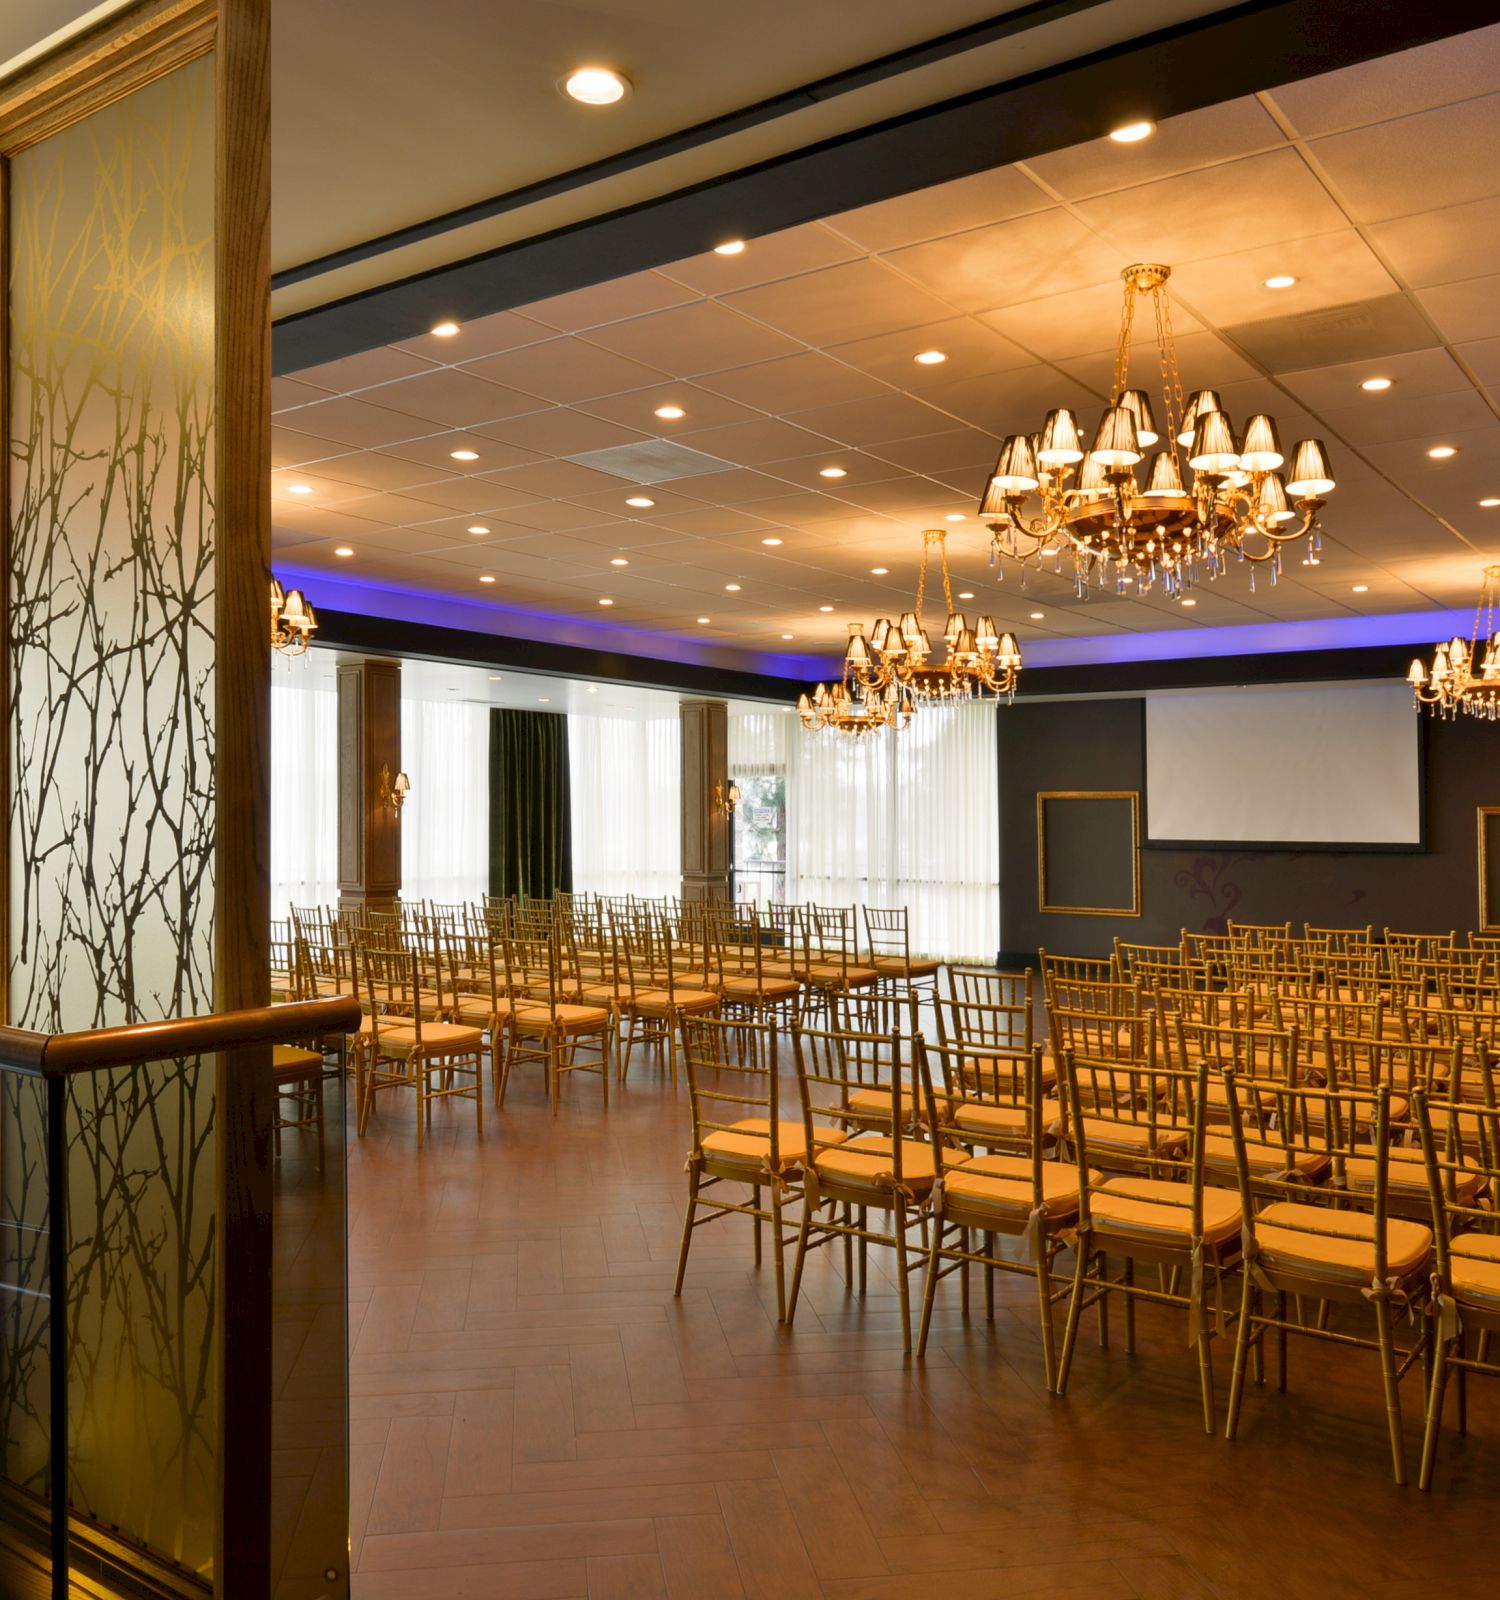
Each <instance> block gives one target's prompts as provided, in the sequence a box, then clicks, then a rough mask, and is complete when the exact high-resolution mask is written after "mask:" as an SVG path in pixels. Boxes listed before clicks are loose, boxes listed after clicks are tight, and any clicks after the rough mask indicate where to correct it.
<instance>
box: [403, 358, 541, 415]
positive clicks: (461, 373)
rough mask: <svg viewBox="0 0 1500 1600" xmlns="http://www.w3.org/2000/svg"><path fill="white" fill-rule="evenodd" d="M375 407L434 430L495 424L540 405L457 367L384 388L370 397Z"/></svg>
mask: <svg viewBox="0 0 1500 1600" xmlns="http://www.w3.org/2000/svg"><path fill="white" fill-rule="evenodd" d="M373 398H374V400H375V403H377V404H379V405H381V406H383V407H385V408H386V409H387V410H390V411H401V412H404V413H405V414H406V415H407V416H411V417H419V418H421V419H422V421H424V422H427V423H430V424H432V425H433V426H435V427H445V428H468V427H472V426H474V425H475V424H476V423H480V422H495V421H497V420H498V419H499V418H501V417H514V416H518V415H519V414H520V413H522V412H525V411H537V410H540V408H541V406H542V401H541V400H539V399H538V398H537V397H536V396H535V395H532V394H526V393H523V392H522V391H521V390H519V389H509V388H506V387H505V386H504V385H503V384H498V383H488V382H486V381H485V380H484V379H483V378H477V377H475V376H474V375H473V374H472V372H470V371H468V370H463V369H460V368H458V367H439V368H437V369H436V370H434V371H430V372H424V373H420V374H418V375H417V376H416V377H414V378H402V379H401V380H400V381H399V382H396V383H388V384H385V385H384V386H383V387H382V388H380V389H378V390H375V391H374V393H373Z"/></svg>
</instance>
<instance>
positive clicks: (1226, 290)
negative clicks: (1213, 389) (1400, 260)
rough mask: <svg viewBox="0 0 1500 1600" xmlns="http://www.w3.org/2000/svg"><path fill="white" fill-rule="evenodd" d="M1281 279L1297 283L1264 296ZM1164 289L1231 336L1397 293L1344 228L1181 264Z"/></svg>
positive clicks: (1361, 243) (1376, 262) (1371, 253)
mask: <svg viewBox="0 0 1500 1600" xmlns="http://www.w3.org/2000/svg"><path fill="white" fill-rule="evenodd" d="M1281 275H1285V276H1288V277H1293V278H1295V279H1296V280H1297V281H1296V283H1294V284H1293V285H1292V286H1291V288H1290V289H1268V288H1266V279H1267V278H1271V277H1276V276H1281ZM1171 287H1172V290H1173V293H1174V296H1176V297H1179V298H1180V300H1181V302H1182V303H1183V304H1185V305H1187V306H1189V307H1191V309H1192V311H1193V313H1194V314H1195V315H1196V316H1197V317H1198V318H1199V319H1200V320H1201V321H1202V322H1205V323H1208V324H1211V325H1214V326H1217V327H1220V328H1232V327H1234V326H1236V325H1237V324H1238V323H1242V322H1259V321H1261V320H1262V319H1264V318H1266V317H1271V316H1279V315H1287V316H1292V315H1297V314H1300V313H1302V312H1307V311H1314V310H1324V309H1326V308H1327V307H1329V306H1343V305H1348V304H1350V303H1351V302H1352V301H1355V300H1374V299H1376V298H1378V297H1379V296H1382V295H1389V294H1394V293H1395V292H1396V290H1397V288H1398V285H1397V283H1396V281H1395V280H1394V279H1393V278H1392V277H1391V275H1390V273H1389V272H1387V271H1386V269H1385V268H1384V267H1383V266H1382V265H1381V263H1380V260H1379V258H1378V257H1377V256H1376V255H1375V253H1374V251H1372V250H1371V249H1370V247H1369V245H1367V244H1366V243H1365V242H1364V240H1363V239H1362V238H1360V236H1359V234H1358V233H1357V232H1356V231H1355V230H1354V229H1353V228H1343V229H1340V230H1339V231H1338V232H1336V233H1322V234H1317V235H1315V236H1313V237H1310V238H1306V239H1288V240H1285V241H1283V242H1281V243H1279V244H1264V243H1256V244H1255V245H1253V246H1252V247H1251V248H1250V249H1248V250H1237V251H1234V252H1232V253H1231V254H1229V255H1227V256H1216V257H1214V258H1213V259H1212V260H1208V261H1189V262H1186V263H1185V264H1184V265H1182V266H1179V267H1175V268H1174V269H1173V272H1172V278H1171ZM1145 331H1146V330H1144V329H1142V332H1143V333H1144V332H1145Z"/></svg>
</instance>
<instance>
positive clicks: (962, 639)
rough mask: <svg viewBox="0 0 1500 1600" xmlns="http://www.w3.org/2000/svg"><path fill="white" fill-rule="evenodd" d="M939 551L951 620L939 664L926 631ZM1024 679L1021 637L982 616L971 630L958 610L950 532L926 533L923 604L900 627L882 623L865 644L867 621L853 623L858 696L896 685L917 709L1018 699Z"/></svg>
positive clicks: (849, 669) (847, 674) (852, 680)
mask: <svg viewBox="0 0 1500 1600" xmlns="http://www.w3.org/2000/svg"><path fill="white" fill-rule="evenodd" d="M934 546H935V547H936V548H937V552H938V558H939V561H940V563H941V567H942V575H943V603H944V606H945V609H946V615H947V621H946V622H945V623H944V625H943V643H944V644H945V645H946V646H947V657H946V659H945V660H943V661H941V662H936V661H932V660H930V659H929V657H931V655H932V653H933V651H932V641H931V640H930V639H929V638H928V636H927V630H926V628H925V627H924V626H923V625H922V613H923V610H924V608H925V606H926V604H927V559H928V554H929V552H930V551H931V550H932V549H933V548H934ZM1020 674H1021V650H1020V646H1019V645H1017V643H1016V640H1015V635H1014V634H1010V633H1003V634H1002V633H1000V632H999V631H998V630H997V629H996V627H995V619H994V618H993V617H980V618H979V619H978V621H977V622H976V623H975V624H974V626H973V627H972V628H971V627H970V626H969V623H968V619H967V618H966V617H965V616H964V614H963V612H961V611H955V610H954V609H953V581H952V579H951V577H950V576H949V573H948V535H947V532H946V531H945V530H944V529H942V528H928V529H927V530H926V531H925V532H924V533H923V534H922V565H921V568H920V570H919V572H918V576H917V604H916V609H915V610H914V611H903V612H902V613H901V615H900V617H899V618H898V619H897V620H896V621H895V622H894V623H893V622H891V621H890V620H889V618H886V617H877V618H876V621H875V626H874V627H873V628H872V629H871V630H870V635H869V637H868V638H866V637H865V628H864V624H863V623H862V622H851V623H850V624H849V644H848V647H847V648H846V649H845V651H844V682H845V684H846V686H847V687H848V688H849V690H850V692H851V693H869V692H872V691H873V692H879V691H884V690H886V689H888V688H890V687H891V686H893V685H895V686H897V687H899V688H900V689H901V690H903V691H904V692H905V693H906V694H907V695H908V696H910V697H911V698H912V699H913V700H915V701H916V702H917V703H919V704H920V703H921V702H923V701H930V700H969V699H973V698H974V696H975V695H976V694H977V695H979V696H980V697H981V698H982V697H983V696H984V695H985V694H991V695H994V696H995V697H996V698H997V699H998V698H999V696H1000V695H1002V694H1003V695H1005V696H1006V698H1007V699H1011V698H1014V696H1015V692H1016V683H1017V680H1018V679H1019V677H1020Z"/></svg>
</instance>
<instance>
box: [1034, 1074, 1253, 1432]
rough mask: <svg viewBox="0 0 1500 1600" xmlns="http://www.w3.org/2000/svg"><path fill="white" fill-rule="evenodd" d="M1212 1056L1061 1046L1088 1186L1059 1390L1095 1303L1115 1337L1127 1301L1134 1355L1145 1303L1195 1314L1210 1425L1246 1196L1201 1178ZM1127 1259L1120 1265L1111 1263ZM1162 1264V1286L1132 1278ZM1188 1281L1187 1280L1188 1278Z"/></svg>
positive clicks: (1083, 1191) (1078, 1155)
mask: <svg viewBox="0 0 1500 1600" xmlns="http://www.w3.org/2000/svg"><path fill="white" fill-rule="evenodd" d="M1207 1074H1208V1064H1207V1062H1206V1061H1200V1062H1199V1063H1198V1065H1197V1067H1196V1068H1195V1069H1194V1070H1193V1071H1191V1072H1183V1071H1181V1070H1179V1069H1178V1068H1175V1067H1162V1066H1160V1065H1158V1064H1157V1063H1156V1062H1155V1060H1154V1058H1153V1054H1152V1053H1150V1052H1148V1053H1147V1054H1146V1055H1145V1056H1144V1057H1137V1058H1134V1059H1125V1058H1120V1057H1117V1058H1115V1059H1113V1060H1110V1059H1096V1060H1092V1061H1091V1060H1088V1059H1086V1058H1083V1057H1079V1056H1077V1055H1075V1054H1074V1053H1073V1052H1072V1051H1064V1052H1063V1055H1062V1075H1063V1083H1064V1089H1065V1094H1066V1101H1067V1122H1066V1138H1067V1142H1068V1145H1069V1147H1070V1148H1071V1150H1072V1154H1073V1157H1074V1159H1075V1161H1076V1162H1077V1167H1078V1180H1079V1189H1080V1196H1079V1199H1080V1203H1079V1211H1078V1244H1077V1256H1076V1260H1075V1268H1074V1275H1073V1295H1072V1299H1071V1301H1070V1302H1069V1305H1068V1322H1067V1330H1066V1332H1065V1333H1064V1336H1063V1351H1062V1361H1061V1364H1060V1366H1059V1369H1058V1379H1057V1389H1058V1392H1059V1393H1062V1392H1063V1391H1064V1390H1065V1389H1066V1388H1067V1383H1068V1374H1069V1371H1070V1369H1071V1366H1072V1361H1073V1355H1074V1350H1075V1348H1076V1345H1077V1340H1078V1324H1079V1320H1080V1318H1081V1316H1082V1314H1083V1312H1084V1310H1086V1309H1087V1307H1089V1306H1091V1305H1096V1306H1097V1307H1098V1311H1099V1341H1100V1343H1101V1344H1104V1343H1106V1342H1107V1338H1108V1324H1107V1321H1106V1316H1107V1308H1108V1304H1109V1300H1110V1297H1111V1296H1115V1295H1118V1296H1119V1297H1120V1298H1121V1299H1122V1300H1123V1302H1124V1313H1125V1349H1126V1352H1127V1354H1134V1352H1135V1306H1136V1302H1137V1301H1138V1300H1146V1301H1148V1302H1150V1303H1152V1304H1156V1305H1168V1306H1176V1307H1178V1308H1179V1309H1181V1310H1184V1311H1186V1312H1187V1315H1188V1343H1189V1345H1190V1346H1192V1347H1193V1348H1195V1349H1196V1351H1197V1357H1198V1382H1199V1389H1200V1392H1201V1395H1202V1403H1203V1426H1204V1428H1205V1429H1206V1430H1207V1431H1208V1432H1209V1433H1212V1432H1213V1431H1214V1377H1213V1357H1212V1352H1211V1345H1212V1341H1213V1339H1214V1337H1215V1335H1216V1333H1217V1332H1218V1330H1219V1326H1220V1323H1221V1321H1222V1312H1221V1307H1222V1295H1223V1281H1224V1278H1225V1277H1226V1276H1227V1275H1228V1274H1229V1273H1230V1272H1231V1271H1232V1270H1233V1269H1234V1267H1235V1266H1236V1265H1237V1264H1238V1262H1239V1257H1240V1221H1241V1207H1240V1197H1239V1195H1238V1193H1236V1192H1235V1191H1233V1190H1227V1189H1222V1188H1213V1187H1210V1186H1208V1185H1207V1184H1206V1183H1205V1182H1204V1166H1203V1156H1204V1143H1203V1141H1204V1128H1205V1122H1206V1116H1205V1113H1206V1108H1207V1098H1208V1097H1207V1093H1206V1080H1207ZM1111 1258H1114V1259H1116V1260H1118V1262H1119V1263H1120V1266H1119V1270H1118V1272H1112V1271H1111V1269H1110V1260H1111ZM1139 1266H1150V1267H1155V1268H1157V1270H1158V1274H1159V1276H1158V1281H1157V1285H1156V1286H1155V1287H1151V1286H1148V1285H1147V1284H1146V1283H1143V1282H1137V1281H1136V1269H1137V1267H1139ZM1184 1285H1186V1287H1185V1288H1184V1287H1183V1286H1184Z"/></svg>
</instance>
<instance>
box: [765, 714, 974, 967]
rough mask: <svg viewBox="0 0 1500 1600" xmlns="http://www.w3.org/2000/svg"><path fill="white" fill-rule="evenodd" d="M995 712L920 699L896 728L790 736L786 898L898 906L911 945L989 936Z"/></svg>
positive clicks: (919, 947) (969, 948) (963, 943)
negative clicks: (853, 734) (907, 721)
mask: <svg viewBox="0 0 1500 1600" xmlns="http://www.w3.org/2000/svg"><path fill="white" fill-rule="evenodd" d="M995 715H996V713H995V710H994V709H993V707H992V706H989V705H979V704H968V705H953V706H924V707H923V708H922V710H920V711H919V712H918V713H917V715H916V716H915V717H913V718H912V721H911V725H910V726H909V727H908V728H906V729H904V730H903V731H901V732H899V733H895V732H889V731H887V732H883V733H876V734H868V735H865V736H864V737H862V738H857V739H855V738H848V737H845V736H843V735H841V734H835V733H833V732H831V731H828V730H824V731H822V732H819V733H816V734H813V733H807V732H805V731H804V730H803V729H802V728H801V727H800V726H799V727H798V728H797V729H796V731H795V732H794V733H792V734H790V735H789V736H788V737H789V739H790V749H789V759H788V778H787V812H788V815H787V837H788V857H789V859H788V897H789V898H791V899H794V900H803V901H806V900H812V901H818V902H820V903H822V904H827V905H840V904H843V905H848V904H851V903H854V902H861V903H863V904H866V905H872V906H883V907H886V906H906V907H907V908H908V909H909V911H910V913H911V919H910V928H911V946H912V951H913V953H914V954H922V955H929V956H944V957H947V958H949V959H952V960H960V961H993V960H994V959H995V954H996V951H997V950H998V949H999V945H1000V841H999V773H998V764H997V752H996V739H995Z"/></svg>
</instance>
